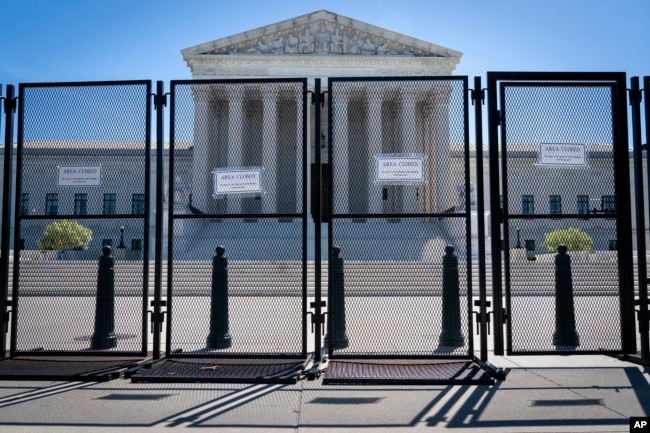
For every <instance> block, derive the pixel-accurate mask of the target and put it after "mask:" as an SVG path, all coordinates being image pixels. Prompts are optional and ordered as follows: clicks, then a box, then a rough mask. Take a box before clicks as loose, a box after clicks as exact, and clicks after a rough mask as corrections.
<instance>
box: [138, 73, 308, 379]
mask: <svg viewBox="0 0 650 433" xmlns="http://www.w3.org/2000/svg"><path fill="white" fill-rule="evenodd" d="M306 95H307V88H306V80H304V79H288V80H266V81H260V80H242V81H223V80H221V81H197V80H190V81H172V82H171V104H170V116H171V123H170V147H169V162H170V163H169V173H168V176H169V187H168V188H169V189H168V191H167V212H168V215H169V218H168V230H167V232H168V239H167V242H168V257H167V319H168V320H167V321H166V324H167V327H166V331H167V335H166V347H167V357H166V360H164V361H163V362H160V363H157V364H155V365H153V366H152V367H151V368H150V369H148V370H143V371H141V372H139V373H138V374H137V375H135V376H133V378H132V380H134V381H163V382H169V381H197V380H200V381H207V382H266V383H269V382H280V383H282V382H295V381H296V380H297V378H298V376H299V375H300V374H301V373H302V371H303V370H304V369H305V364H306V363H307V361H308V352H307V349H308V348H307V326H306V314H307V249H306V248H307V244H306V234H307V229H306V227H307V226H306V219H307V209H306V191H307V187H306V178H307V177H306V174H307V170H306V155H307V152H306V150H305V149H306V147H305V146H306V136H307V135H306V131H307V127H306Z"/></svg>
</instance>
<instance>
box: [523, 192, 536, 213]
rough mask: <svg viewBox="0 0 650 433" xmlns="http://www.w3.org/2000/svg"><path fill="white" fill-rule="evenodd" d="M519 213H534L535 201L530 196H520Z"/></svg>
mask: <svg viewBox="0 0 650 433" xmlns="http://www.w3.org/2000/svg"><path fill="white" fill-rule="evenodd" d="M521 213H523V214H526V215H529V214H534V213H535V200H534V197H533V196H532V195H522V196H521Z"/></svg>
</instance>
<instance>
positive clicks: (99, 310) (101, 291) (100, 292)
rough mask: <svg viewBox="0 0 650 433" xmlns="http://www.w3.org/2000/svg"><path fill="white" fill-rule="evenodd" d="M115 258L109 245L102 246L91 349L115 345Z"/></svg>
mask: <svg viewBox="0 0 650 433" xmlns="http://www.w3.org/2000/svg"><path fill="white" fill-rule="evenodd" d="M114 264H115V259H113V256H111V247H109V246H108V245H106V246H104V247H103V248H102V255H101V256H100V257H99V265H98V269H97V300H96V302H95V332H94V334H93V335H92V337H91V339H90V348H91V349H111V348H113V347H116V346H117V336H116V335H115V270H114V268H113V266H114Z"/></svg>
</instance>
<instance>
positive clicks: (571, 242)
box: [543, 227, 592, 253]
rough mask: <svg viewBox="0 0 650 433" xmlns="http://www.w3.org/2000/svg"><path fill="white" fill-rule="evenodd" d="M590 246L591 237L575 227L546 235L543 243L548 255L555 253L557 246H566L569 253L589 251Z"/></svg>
mask: <svg viewBox="0 0 650 433" xmlns="http://www.w3.org/2000/svg"><path fill="white" fill-rule="evenodd" d="M591 244H592V240H591V236H589V235H588V234H587V233H585V232H584V231H582V230H580V229H578V228H575V227H569V228H566V229H557V230H553V231H552V232H549V233H546V235H545V239H544V243H543V245H544V246H545V247H546V249H548V252H549V253H557V246H558V245H566V246H567V248H568V249H569V251H591Z"/></svg>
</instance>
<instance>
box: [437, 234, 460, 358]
mask: <svg viewBox="0 0 650 433" xmlns="http://www.w3.org/2000/svg"><path fill="white" fill-rule="evenodd" d="M439 343H440V346H446V347H462V346H464V345H465V337H463V334H462V332H461V329H460V282H459V277H458V257H456V255H454V247H453V246H451V245H447V246H446V247H445V255H444V256H443V257H442V332H441V334H440V338H439Z"/></svg>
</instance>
